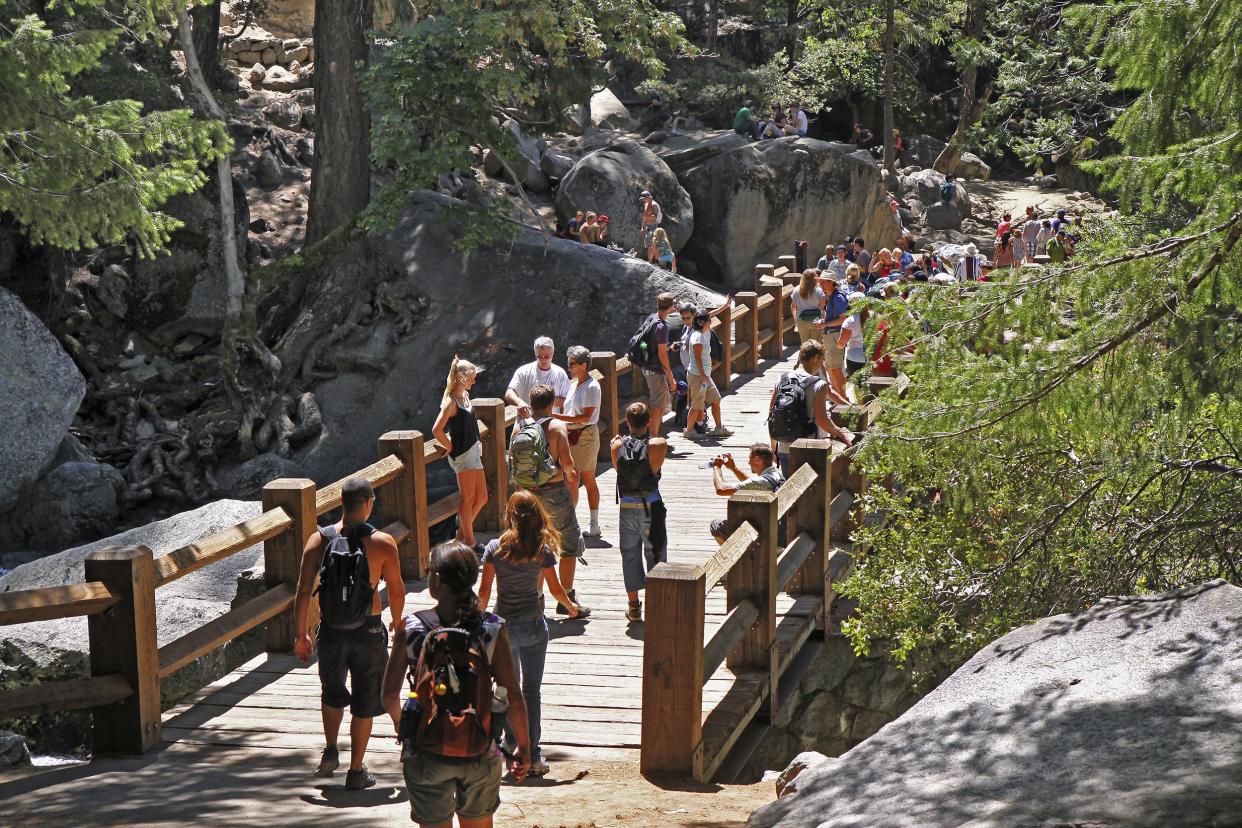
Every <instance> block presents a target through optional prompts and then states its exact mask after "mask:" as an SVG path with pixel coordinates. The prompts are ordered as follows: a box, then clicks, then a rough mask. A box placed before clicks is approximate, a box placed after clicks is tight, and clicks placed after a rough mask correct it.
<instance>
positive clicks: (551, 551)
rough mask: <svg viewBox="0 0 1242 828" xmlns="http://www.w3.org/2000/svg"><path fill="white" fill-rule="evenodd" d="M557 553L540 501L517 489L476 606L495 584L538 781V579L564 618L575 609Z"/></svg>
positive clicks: (489, 552)
mask: <svg viewBox="0 0 1242 828" xmlns="http://www.w3.org/2000/svg"><path fill="white" fill-rule="evenodd" d="M560 548H561V536H560V534H559V533H558V532H557V531H556V527H555V526H553V525H552V519H551V518H549V517H548V513H547V511H546V510H545V509H544V508H543V504H542V503H541V502H540V501H539V498H537V497H535V496H534V495H533V494H531V493H530V492H528V491H525V490H519V491H516V492H514V493H513V496H512V497H510V498H509V502H508V504H507V505H506V506H505V528H504V531H503V532H502V533H501V535H500V537H499V538H498V539H497V540H494V541H492V542H491V543H489V544H488V545H487V548H486V549H485V550H484V551H483V585H482V586H481V587H480V588H479V606H480V607H482V608H484V609H486V608H487V603H488V600H489V599H490V598H491V594H492V584H493V583H494V584H495V585H496V612H497V613H498V614H499V615H500V616H501V617H503V618H504V619H505V627H506V629H508V631H509V647H510V648H511V649H512V651H513V664H514V666H515V667H516V668H517V671H518V675H519V678H520V679H521V681H522V696H523V698H524V699H525V700H526V715H527V719H528V721H529V722H530V745H531V754H530V775H531V776H543V775H544V774H545V773H547V772H548V764H547V763H546V762H544V761H543V758H542V757H541V755H540V752H539V737H540V735H541V734H540V730H541V728H540V708H541V703H542V692H541V691H542V687H543V668H544V664H545V662H546V661H547V658H548V622H547V619H545V618H544V617H543V601H542V600H541V598H542V596H541V595H540V594H539V576H540V574H542V575H543V578H544V580H545V581H546V582H547V584H548V590H549V591H550V592H551V593H552V597H553V598H555V599H556V600H557V601H559V602H560V603H561V605H562V606H565V607H567V608H568V609H569V616H570V617H571V618H572V617H574V616H576V615H578V605H577V604H576V603H574V601H573V599H572V598H570V596H569V595H568V593H567V592H566V591H565V588H564V587H562V586H561V582H560V579H559V578H557V577H556V565H557V555H556V550H558V549H560Z"/></svg>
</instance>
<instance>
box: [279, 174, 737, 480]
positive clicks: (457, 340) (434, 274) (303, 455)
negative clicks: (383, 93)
mask: <svg viewBox="0 0 1242 828" xmlns="http://www.w3.org/2000/svg"><path fill="white" fill-rule="evenodd" d="M451 203H452V201H451V200H450V199H448V198H447V197H444V196H441V195H438V194H434V193H428V192H425V191H420V192H416V193H414V194H413V195H412V198H411V202H410V205H409V207H408V208H407V210H406V212H405V214H404V215H403V217H402V218H401V220H400V221H399V223H398V225H397V226H396V228H394V229H393V230H392V231H391V232H389V233H385V234H383V235H380V236H376V237H374V238H370V239H365V240H360V241H359V242H357V243H356V244H355V245H354V246H351V247H350V248H348V249H346V250H343V251H342V252H340V253H339V254H337V255H336V256H334V257H333V258H331V259H329V260H327V261H325V262H324V265H323V267H324V268H325V272H335V273H340V272H343V271H344V270H346V269H348V268H351V267H358V266H359V265H360V263H361V264H362V265H365V267H366V268H368V270H369V269H370V268H375V269H377V270H378V271H380V272H384V273H388V274H391V275H389V276H388V277H387V280H388V281H387V282H386V286H387V287H388V288H389V289H391V290H400V291H406V292H408V295H410V296H418V295H421V294H424V293H425V294H427V295H431V296H434V297H435V301H434V302H430V303H429V304H428V305H427V308H426V311H425V312H424V314H423V315H422V316H420V317H419V319H418V322H417V323H416V324H415V325H414V326H413V328H412V330H411V331H410V333H409V334H408V335H406V336H398V335H397V333H396V332H397V327H398V325H399V324H400V322H399V321H398V320H397V319H396V318H395V317H393V316H388V315H385V316H383V317H381V318H380V319H378V320H376V321H375V322H372V323H370V324H369V325H367V326H364V327H362V328H360V329H359V330H358V331H355V332H354V333H352V334H350V335H349V336H347V337H346V338H345V339H344V340H343V341H342V342H341V343H340V344H339V345H338V346H337V347H336V348H335V349H334V350H333V353H332V356H331V358H330V363H331V364H330V365H328V364H326V363H321V364H320V367H322V368H332V369H335V370H336V371H337V376H336V377H335V378H333V379H329V380H327V381H325V382H323V383H322V384H321V385H320V386H319V387H318V388H316V390H315V393H316V397H317V399H318V400H319V404H320V407H321V409H322V413H323V420H324V430H323V433H322V434H321V435H320V437H319V438H317V439H316V440H315V441H313V442H312V443H310V444H308V446H307V447H306V448H305V449H303V450H302V451H301V452H299V453H297V454H296V455H295V458H294V459H295V460H297V461H298V462H299V463H301V464H302V465H303V466H304V467H305V468H306V470H307V472H308V473H309V475H310V476H311V477H313V478H315V479H316V480H336V479H338V478H340V477H342V476H344V475H346V474H348V473H350V472H352V471H354V470H356V469H360V468H362V467H364V466H366V465H368V464H370V463H373V462H375V438H376V437H377V436H378V435H380V434H383V433H384V432H386V431H390V430H393V429H410V428H418V429H422V430H423V431H424V432H425V431H426V430H427V428H428V425H429V424H430V423H431V422H433V421H434V419H435V416H436V412H437V410H438V408H439V401H440V391H441V389H443V388H444V376H445V374H446V373H447V372H448V365H449V362H450V361H451V360H452V358H453V355H454V354H455V353H459V354H461V356H462V357H464V358H466V359H469V360H471V361H472V362H474V363H476V364H477V365H481V366H483V367H484V368H485V369H486V372H485V373H484V374H483V375H482V376H481V377H480V380H479V383H478V385H476V386H475V389H474V391H473V392H472V393H473V394H474V396H475V397H501V396H503V395H504V390H505V387H506V385H507V384H508V382H509V378H510V377H511V376H512V374H513V370H514V369H515V368H516V367H517V366H518V365H521V364H523V363H526V362H529V361H530V360H531V359H532V356H531V343H532V342H534V340H535V338H536V337H537V336H540V335H542V334H549V335H551V336H552V337H554V338H555V340H556V348H557V359H558V360H559V361H561V362H563V361H564V358H565V349H566V348H568V347H569V346H570V345H575V344H582V345H586V346H587V347H589V348H591V349H592V350H612V351H616V352H617V353H618V354H620V353H623V352H624V350H625V345H626V342H627V341H628V340H629V338H630V336H631V335H632V334H633V333H634V331H635V330H636V329H637V327H638V325H639V323H640V322H641V321H642V319H643V317H644V316H645V315H646V314H647V313H649V311H648V308H650V309H652V310H654V308H655V299H656V296H657V295H659V294H660V293H661V292H663V291H670V292H672V293H674V294H676V295H677V296H679V297H684V298H686V299H688V300H692V301H695V302H701V303H704V304H711V303H713V302H719V301H720V297H719V296H718V295H717V294H714V293H712V292H710V291H708V290H705V289H704V288H702V287H701V286H699V285H697V284H696V283H694V282H691V281H689V280H687V279H684V278H681V277H679V276H674V275H673V274H671V273H669V272H667V271H665V270H661V269H660V268H658V267H653V266H652V265H649V264H647V263H646V262H644V261H641V260H639V259H635V258H630V257H627V256H623V255H621V254H619V253H617V252H615V251H612V250H607V249H604V248H601V247H598V246H595V245H583V244H579V243H578V242H574V241H569V240H566V239H558V238H550V239H546V240H545V238H544V236H543V235H542V234H541V233H538V232H536V231H534V230H521V231H520V232H519V233H518V235H517V237H516V238H515V239H513V240H505V241H502V242H500V243H498V244H496V245H494V246H491V247H485V248H482V249H479V250H475V251H473V252H470V253H466V254H463V253H461V252H459V251H458V250H457V249H455V247H454V243H455V242H456V240H457V239H458V238H459V233H460V225H458V224H456V223H454V222H449V221H446V220H445V218H444V210H445V207H446V206H448V205H449V204H451ZM403 295H405V294H403ZM406 301H407V304H408V303H410V302H412V301H413V300H406ZM571 307H572V308H577V309H579V310H578V311H577V312H573V313H567V312H566V309H567V308H571ZM606 309H612V310H611V311H609V312H605V310H606ZM308 341H309V340H308ZM286 346H287V347H290V350H292V351H294V352H299V351H301V350H303V349H304V345H303V344H302V341H301V340H293V341H291V342H288V343H285V344H284V345H282V347H286ZM363 435H365V436H363ZM450 480H451V478H450Z"/></svg>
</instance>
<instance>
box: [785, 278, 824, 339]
mask: <svg viewBox="0 0 1242 828" xmlns="http://www.w3.org/2000/svg"><path fill="white" fill-rule="evenodd" d="M819 275H820V272H819V271H818V270H815V269H813V268H811V269H808V270H804V271H802V279H801V280H800V281H799V282H798V289H797V290H795V291H794V292H793V293H791V294H790V295H789V312H790V313H791V314H792V315H793V318H794V323H795V324H796V325H797V326H798V344H802V343H803V342H806V341H807V340H808V339H814V340H817V341H818V340H821V339H823V334H822V333H821V332H820V331H819V329H818V328H816V327H815V320H817V319H821V318H823V316H824V298H825V295H824V289H823V288H821V287H820V286H819V284H818V283H817V280H818V278H819Z"/></svg>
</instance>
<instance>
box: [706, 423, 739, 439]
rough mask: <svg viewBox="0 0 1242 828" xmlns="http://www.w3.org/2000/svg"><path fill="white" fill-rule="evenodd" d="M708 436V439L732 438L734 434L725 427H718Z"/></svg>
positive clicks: (708, 433)
mask: <svg viewBox="0 0 1242 828" xmlns="http://www.w3.org/2000/svg"><path fill="white" fill-rule="evenodd" d="M707 436H708V437H732V436H733V432H732V431H730V430H729V429H727V428H725V427H724V426H719V425H718V426H716V427H715V428H713V429H712V430H711V431H709V432H707Z"/></svg>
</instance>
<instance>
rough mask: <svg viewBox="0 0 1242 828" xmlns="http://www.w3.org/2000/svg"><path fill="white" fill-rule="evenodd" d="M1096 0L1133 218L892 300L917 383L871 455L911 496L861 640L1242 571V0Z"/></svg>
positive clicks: (866, 608) (876, 501) (979, 640)
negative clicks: (965, 283) (1130, 99)
mask: <svg viewBox="0 0 1242 828" xmlns="http://www.w3.org/2000/svg"><path fill="white" fill-rule="evenodd" d="M1088 12H1089V13H1090V14H1091V15H1097V16H1098V20H1096V21H1094V22H1095V25H1096V31H1097V35H1098V38H1099V40H1098V48H1099V50H1100V52H1101V54H1102V60H1103V63H1104V65H1105V66H1106V67H1107V68H1108V69H1110V70H1111V71H1112V72H1113V73H1114V75H1115V79H1116V85H1117V86H1118V88H1119V89H1123V90H1128V91H1129V92H1132V93H1135V97H1134V103H1133V104H1132V105H1131V106H1130V107H1129V108H1128V109H1127V110H1126V111H1125V112H1124V113H1123V114H1122V116H1121V117H1120V118H1119V119H1118V121H1117V123H1116V125H1115V127H1114V129H1113V137H1114V138H1115V139H1116V140H1117V141H1118V142H1120V144H1121V146H1122V152H1121V153H1120V154H1118V155H1117V156H1115V157H1112V158H1108V159H1104V160H1102V161H1099V162H1096V164H1095V165H1094V167H1095V169H1096V170H1097V171H1099V172H1101V173H1102V174H1103V175H1104V176H1105V180H1106V181H1107V182H1108V184H1109V185H1110V186H1111V187H1113V188H1114V192H1115V194H1116V195H1117V197H1118V198H1119V200H1120V202H1119V206H1120V207H1121V212H1120V214H1118V215H1116V216H1115V217H1108V216H1105V217H1099V218H1096V219H1093V220H1088V221H1087V222H1085V223H1084V226H1083V227H1082V228H1081V230H1080V232H1081V234H1082V236H1083V238H1084V241H1083V243H1082V244H1080V246H1079V250H1078V254H1077V256H1076V257H1075V259H1074V260H1072V262H1071V263H1070V264H1069V265H1068V266H1065V267H1061V268H1056V269H1049V270H1045V271H1043V272H1040V273H1037V274H1032V272H1031V271H1022V272H1021V274H1020V275H1017V274H1015V275H1011V276H1009V277H1007V278H1006V277H1002V278H1001V279H1000V280H999V281H997V282H992V283H987V284H983V285H980V286H979V289H978V290H977V292H974V293H971V294H968V293H961V292H959V291H957V290H954V289H951V288H950V289H947V290H945V289H937V288H935V287H933V286H928V287H924V288H921V290H922V292H921V293H916V295H914V296H913V297H912V298H911V301H910V304H909V306H900V307H886V308H883V310H882V312H883V313H884V314H886V315H887V316H888V318H889V319H890V322H891V323H892V324H893V326H894V330H895V332H896V333H895V336H896V337H897V341H902V340H901V338H902V337H904V338H905V340H908V341H909V342H911V343H913V345H914V347H915V358H914V361H913V362H912V363H911V364H910V366H909V369H908V370H909V373H910V374H911V376H912V378H913V380H914V385H913V392H912V393H911V395H910V396H909V397H908V398H907V399H906V400H905V401H902V402H898V401H896V400H891V399H890V400H887V401H886V405H887V406H888V408H887V411H886V413H885V415H884V418H883V419H882V421H881V424H880V430H879V432H878V434H877V436H875V437H869V438H868V440H867V441H865V444H864V446H863V447H862V449H861V451H860V459H861V461H862V462H864V463H865V464H867V467H868V469H869V470H870V471H871V472H872V474H873V477H874V478H880V477H883V476H884V475H886V474H888V473H890V472H891V473H893V474H894V475H895V476H896V479H897V480H899V481H900V482H901V484H902V485H903V486H904V488H899V489H897V491H896V492H895V493H889V492H886V491H883V490H881V489H879V488H876V489H874V490H873V492H872V494H871V495H870V497H871V498H872V501H873V502H872V504H871V505H872V507H873V508H875V509H878V510H883V512H884V513H885V514H886V515H887V516H888V518H889V519H888V522H887V523H886V524H885V525H883V526H882V527H873V528H871V529H869V530H866V531H864V532H863V533H862V534H863V536H864V538H865V539H866V540H867V541H869V542H870V543H871V549H872V553H871V554H870V556H868V557H867V558H865V559H864V560H863V561H862V562H861V565H860V567H859V570H858V573H857V574H856V576H855V577H854V578H852V579H851V580H850V581H849V582H848V583H847V584H846V585H845V591H846V593H847V594H849V595H851V596H852V597H854V598H856V599H857V600H858V601H859V603H860V615H859V616H858V618H857V619H855V620H853V621H851V622H850V624H849V632H850V633H851V634H852V635H853V636H854V640H855V644H856V646H857V647H858V648H859V649H866V648H868V647H870V646H872V644H873V643H874V642H877V641H884V642H886V646H889V647H891V648H892V649H893V651H894V652H895V653H896V654H897V655H898V656H899V657H908V656H911V655H913V654H915V653H918V652H919V651H922V650H925V649H927V648H940V649H943V648H953V649H957V650H958V651H960V652H961V653H963V654H966V653H970V652H974V651H975V650H977V649H978V648H979V647H981V646H982V645H983V644H985V643H987V642H988V641H990V640H992V639H993V638H995V637H996V636H998V635H1000V634H1002V633H1004V632H1006V631H1008V630H1009V629H1012V628H1013V627H1015V626H1017V625H1020V624H1022V623H1025V622H1027V621H1029V620H1031V619H1033V618H1038V617H1041V616H1044V615H1049V614H1053V613H1058V612H1066V611H1073V610H1078V609H1082V608H1084V607H1085V606H1088V605H1090V604H1091V603H1093V602H1095V601H1096V600H1098V598H1099V597H1100V596H1101V595H1105V594H1132V593H1136V592H1145V591H1162V590H1167V589H1171V588H1175V587H1179V586H1183V585H1185V584H1189V583H1197V582H1199V581H1202V580H1206V579H1209V578H1214V577H1224V578H1227V579H1229V580H1231V581H1233V582H1235V583H1242V555H1240V554H1239V549H1240V544H1242V509H1239V508H1238V505H1237V504H1238V503H1239V502H1242V400H1240V398H1239V395H1238V389H1239V388H1242V347H1239V346H1240V345H1242V316H1240V313H1239V308H1242V247H1240V246H1239V239H1240V238H1242V188H1240V187H1239V184H1240V183H1242V163H1240V159H1242V141H1240V140H1239V135H1240V132H1239V130H1240V128H1242V125H1240V123H1239V118H1240V113H1242V89H1240V88H1239V80H1240V79H1242V53H1239V52H1238V50H1237V48H1236V43H1237V42H1238V34H1239V27H1240V26H1242V22H1240V21H1242V1H1240V0H1189V1H1188V2H1185V3H1175V4H1170V3H1164V2H1158V1H1157V0H1138V1H1137V2H1134V0H1127V2H1125V3H1120V2H1118V3H1110V4H1105V5H1092V6H1091V7H1090V9H1089V10H1084V12H1083V14H1086V13H1088ZM1188 44H1189V48H1188ZM912 314H917V318H916V317H915V316H914V315H912Z"/></svg>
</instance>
